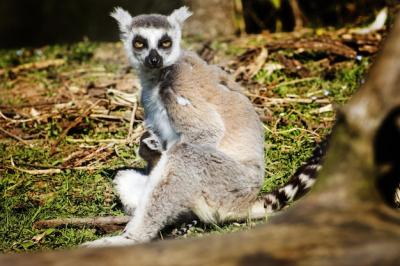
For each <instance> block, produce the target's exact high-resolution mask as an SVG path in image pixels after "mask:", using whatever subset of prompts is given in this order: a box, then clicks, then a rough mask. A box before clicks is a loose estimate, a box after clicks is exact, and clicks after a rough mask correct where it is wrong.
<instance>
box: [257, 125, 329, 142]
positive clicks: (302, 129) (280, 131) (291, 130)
mask: <svg viewBox="0 0 400 266" xmlns="http://www.w3.org/2000/svg"><path fill="white" fill-rule="evenodd" d="M263 126H264V128H265V130H267V131H268V132H269V133H271V134H285V133H290V132H293V131H297V130H298V131H304V132H308V133H310V134H312V135H314V136H316V137H318V138H319V139H321V136H320V135H319V134H318V133H316V132H314V131H311V130H308V129H305V128H300V127H295V128H291V129H286V130H271V129H270V128H269V127H267V126H266V125H263Z"/></svg>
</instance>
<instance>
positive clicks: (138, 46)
mask: <svg viewBox="0 0 400 266" xmlns="http://www.w3.org/2000/svg"><path fill="white" fill-rule="evenodd" d="M133 47H135V48H136V49H142V48H143V47H144V43H143V42H142V41H139V40H136V41H134V42H133Z"/></svg>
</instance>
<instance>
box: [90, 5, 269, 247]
mask: <svg viewBox="0 0 400 266" xmlns="http://www.w3.org/2000/svg"><path fill="white" fill-rule="evenodd" d="M173 14H175V15H174V16H176V17H175V18H174V19H176V20H179V19H177V18H180V19H182V18H185V17H186V16H187V15H188V11H187V9H180V10H178V11H177V12H174V13H173ZM171 16H172V15H171ZM133 31H134V29H133ZM179 31H180V29H179ZM178 39H179V40H180V36H179V38H178ZM174 41H176V40H174ZM125 45H126V47H128V46H127V44H126V43H125ZM131 55H132V53H131V50H128V56H131ZM138 62H139V61H138V60H136V61H134V62H133V64H134V65H135V67H136V68H137V69H138V70H139V75H140V79H141V84H142V95H141V103H142V105H143V106H144V110H145V125H146V127H147V128H148V129H150V130H151V131H152V132H153V133H154V134H155V135H156V136H157V138H158V139H159V140H160V142H161V143H165V144H166V145H165V150H163V151H162V155H161V158H160V159H159V160H158V162H157V164H156V166H155V167H154V169H152V170H151V173H150V174H149V176H148V180H147V182H146V185H145V188H144V189H142V190H139V189H137V188H135V187H132V188H131V189H126V186H130V184H129V182H130V180H129V175H131V178H138V177H142V176H141V175H140V174H139V173H136V172H126V171H125V172H124V173H122V174H119V175H117V177H118V180H116V181H115V182H116V186H117V188H118V192H119V193H122V194H121V195H120V198H121V201H122V202H123V204H124V206H125V208H126V209H128V210H129V211H132V210H133V209H134V211H133V212H134V215H133V218H132V220H131V221H130V222H129V223H128V225H127V226H126V228H125V230H124V233H123V234H122V235H121V236H116V237H107V238H102V239H99V240H96V241H94V242H89V243H86V244H85V246H88V247H98V246H108V245H114V246H117V245H127V244H134V243H141V242H146V241H149V240H151V239H153V238H154V237H155V236H156V235H157V233H158V231H159V230H161V229H162V228H163V227H164V226H165V225H167V224H169V223H171V222H173V221H174V220H175V219H177V217H179V216H180V215H181V214H185V213H188V212H194V213H195V214H196V215H197V216H198V217H199V218H200V219H201V220H202V221H204V222H208V223H220V222H223V221H229V220H242V219H246V218H248V217H249V215H250V216H251V215H252V214H251V213H252V211H253V210H254V209H255V207H257V208H258V205H259V204H258V203H259V201H257V194H258V192H259V191H260V188H261V186H262V183H263V179H264V150H263V147H264V145H263V144H264V135H263V134H264V133H263V129H262V127H261V122H260V120H259V118H258V115H257V114H256V112H255V110H254V108H253V106H252V104H251V103H250V101H249V100H248V99H247V98H246V97H245V96H244V95H243V94H242V93H241V88H240V86H239V85H238V84H237V83H235V82H234V81H232V80H231V78H230V77H229V76H228V75H227V74H226V73H225V72H223V71H222V70H220V69H219V68H217V67H215V66H210V65H208V64H207V63H206V62H204V61H203V60H202V59H201V58H199V57H198V56H197V55H196V54H194V53H191V52H187V51H182V50H179V57H177V60H176V61H174V62H173V65H170V66H167V67H164V68H160V69H155V70H154V69H153V70H149V69H146V68H144V67H142V66H141V65H140V64H139V63H138ZM130 171H133V170H130ZM121 188H124V189H121ZM127 191H128V192H127ZM124 193H125V194H124ZM131 198H132V199H133V200H130V199H131ZM137 198H139V200H138V201H136V199H137ZM256 205H257V206H256ZM258 209H259V208H258ZM264 213H265V210H264V209H262V211H261V212H258V215H261V216H262V215H264Z"/></svg>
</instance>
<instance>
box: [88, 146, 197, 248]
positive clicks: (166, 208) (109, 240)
mask: <svg viewBox="0 0 400 266" xmlns="http://www.w3.org/2000/svg"><path fill="white" fill-rule="evenodd" d="M173 166H174V165H173V163H172V165H170V164H169V163H168V161H167V155H165V154H163V155H162V157H161V158H160V161H159V163H158V164H157V166H156V167H155V168H154V169H153V171H152V173H151V175H150V176H149V177H148V178H149V180H148V183H147V185H146V188H145V191H144V193H143V195H142V197H141V199H140V202H139V206H138V208H137V209H136V210H135V213H134V216H133V218H132V220H131V221H130V222H129V223H128V224H127V226H126V227H125V230H124V233H123V234H122V235H120V236H114V237H105V238H101V239H98V240H95V241H93V242H88V243H85V244H83V246H85V247H102V246H124V245H129V244H135V243H142V242H147V241H150V240H151V239H153V238H155V237H156V236H157V233H158V232H159V231H160V230H161V229H162V228H163V227H164V226H165V225H166V224H167V223H171V222H172V221H174V220H175V219H176V218H178V217H179V216H180V214H184V213H187V212H189V207H188V206H187V205H186V204H189V202H190V201H191V199H192V197H193V191H192V190H191V188H190V187H188V186H186V185H182V180H185V177H186V174H185V173H184V172H182V171H180V172H179V173H175V171H173V169H171V168H170V167H173ZM188 181H189V180H187V181H186V183H188ZM193 187H195V186H193ZM196 187H198V186H196Z"/></svg>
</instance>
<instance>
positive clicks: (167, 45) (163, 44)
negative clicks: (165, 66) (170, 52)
mask: <svg viewBox="0 0 400 266" xmlns="http://www.w3.org/2000/svg"><path fill="white" fill-rule="evenodd" d="M171 45H172V42H171V41H170V40H165V41H162V42H161V47H162V48H170V47H171Z"/></svg>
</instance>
